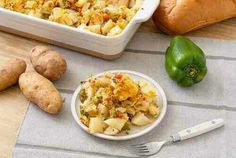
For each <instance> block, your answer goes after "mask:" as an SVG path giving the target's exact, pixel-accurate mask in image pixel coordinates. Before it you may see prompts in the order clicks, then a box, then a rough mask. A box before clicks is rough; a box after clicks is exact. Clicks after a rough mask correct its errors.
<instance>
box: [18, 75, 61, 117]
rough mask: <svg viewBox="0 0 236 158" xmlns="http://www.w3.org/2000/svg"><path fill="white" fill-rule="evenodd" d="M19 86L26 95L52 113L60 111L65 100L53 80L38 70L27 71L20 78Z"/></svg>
mask: <svg viewBox="0 0 236 158" xmlns="http://www.w3.org/2000/svg"><path fill="white" fill-rule="evenodd" d="M19 86H20V89H21V91H22V93H23V94H24V96H25V97H26V98H27V99H28V100H30V101H31V102H33V103H35V104H37V105H38V106H39V107H40V108H41V109H43V110H44V111H46V112H48V113H50V114H57V113H59V112H60V110H61V108H62V105H63V100H62V97H61V95H60V93H59V92H58V90H57V89H56V88H55V87H54V85H53V84H52V82H51V81H49V80H48V79H46V78H45V77H43V76H41V75H40V74H38V73H36V72H25V73H23V74H21V76H20V78H19Z"/></svg>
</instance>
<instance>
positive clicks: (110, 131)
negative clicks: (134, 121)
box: [104, 126, 119, 135]
mask: <svg viewBox="0 0 236 158" xmlns="http://www.w3.org/2000/svg"><path fill="white" fill-rule="evenodd" d="M117 133H119V130H118V129H116V128H112V127H110V126H109V127H107V128H106V130H105V131H104V134H106V135H116V134H117Z"/></svg>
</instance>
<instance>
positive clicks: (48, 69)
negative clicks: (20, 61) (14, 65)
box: [30, 46, 67, 81]
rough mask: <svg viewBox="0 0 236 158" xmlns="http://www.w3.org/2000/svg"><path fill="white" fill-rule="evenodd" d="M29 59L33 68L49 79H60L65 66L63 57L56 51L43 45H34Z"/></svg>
mask: <svg viewBox="0 0 236 158" xmlns="http://www.w3.org/2000/svg"><path fill="white" fill-rule="evenodd" d="M30 60H31V62H32V64H33V66H34V69H35V70H36V71H37V72H38V73H39V74H41V75H43V76H44V77H46V78H47V79H49V80H51V81H55V80H58V79H60V78H61V77H62V75H63V74H64V73H65V71H66V67H67V66H66V61H65V59H64V58H63V57H62V56H61V55H60V54H59V53H58V52H56V51H53V50H51V49H50V48H48V47H45V46H36V47H34V48H33V49H32V50H31V54H30Z"/></svg>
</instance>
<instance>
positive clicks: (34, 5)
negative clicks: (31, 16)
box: [25, 1, 37, 9]
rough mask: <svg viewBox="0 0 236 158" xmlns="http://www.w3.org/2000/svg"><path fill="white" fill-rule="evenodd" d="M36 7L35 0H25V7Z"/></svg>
mask: <svg viewBox="0 0 236 158" xmlns="http://www.w3.org/2000/svg"><path fill="white" fill-rule="evenodd" d="M36 7H37V2H36V1H26V3H25V8H27V9H34V8H36Z"/></svg>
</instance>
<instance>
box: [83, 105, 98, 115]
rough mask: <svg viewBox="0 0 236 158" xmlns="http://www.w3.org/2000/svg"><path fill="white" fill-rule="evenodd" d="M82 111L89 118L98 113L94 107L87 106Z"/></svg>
mask: <svg viewBox="0 0 236 158" xmlns="http://www.w3.org/2000/svg"><path fill="white" fill-rule="evenodd" d="M84 111H85V112H86V113H88V114H89V116H95V115H97V113H98V110H97V107H96V105H87V106H86V107H85V108H84Z"/></svg>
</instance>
